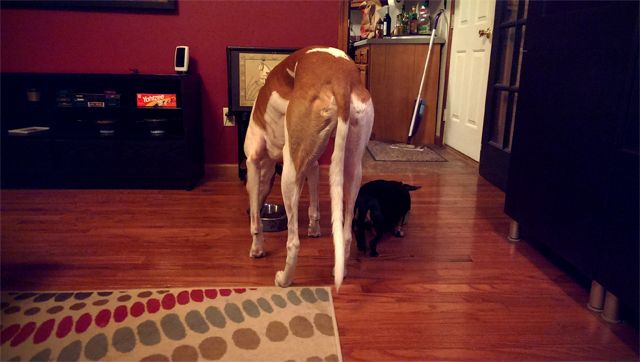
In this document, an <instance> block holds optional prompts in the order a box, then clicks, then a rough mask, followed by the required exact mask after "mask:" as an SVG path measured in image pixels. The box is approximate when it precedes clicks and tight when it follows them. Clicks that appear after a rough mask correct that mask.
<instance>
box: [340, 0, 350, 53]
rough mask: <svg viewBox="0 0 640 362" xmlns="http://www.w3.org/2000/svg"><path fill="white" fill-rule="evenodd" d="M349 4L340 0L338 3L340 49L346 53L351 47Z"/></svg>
mask: <svg viewBox="0 0 640 362" xmlns="http://www.w3.org/2000/svg"><path fill="white" fill-rule="evenodd" d="M349 2H350V0H340V1H339V3H338V4H339V5H338V49H341V50H343V51H344V52H347V48H348V46H349Z"/></svg>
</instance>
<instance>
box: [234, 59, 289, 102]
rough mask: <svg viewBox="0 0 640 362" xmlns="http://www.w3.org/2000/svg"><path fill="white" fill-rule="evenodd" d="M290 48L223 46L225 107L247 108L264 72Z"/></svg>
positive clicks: (262, 83) (269, 69)
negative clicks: (227, 89)
mask: <svg viewBox="0 0 640 362" xmlns="http://www.w3.org/2000/svg"><path fill="white" fill-rule="evenodd" d="M294 51H295V49H292V48H242V47H228V48H227V72H228V75H229V110H230V111H232V112H250V111H251V107H253V103H254V102H255V100H256V98H257V97H258V92H259V91H260V88H262V86H263V85H264V83H265V81H266V79H267V75H269V72H270V71H271V70H273V68H275V66H276V65H278V63H280V62H281V61H282V60H283V59H284V58H286V57H287V55H289V54H291V53H292V52H294Z"/></svg>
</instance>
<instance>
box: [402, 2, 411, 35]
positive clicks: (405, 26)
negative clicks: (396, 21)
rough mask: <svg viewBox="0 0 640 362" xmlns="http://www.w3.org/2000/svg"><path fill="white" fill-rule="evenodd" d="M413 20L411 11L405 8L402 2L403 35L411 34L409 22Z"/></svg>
mask: <svg viewBox="0 0 640 362" xmlns="http://www.w3.org/2000/svg"><path fill="white" fill-rule="evenodd" d="M410 22H411V17H410V16H409V13H408V12H407V11H406V10H405V8H404V4H402V35H408V34H409V23H410Z"/></svg>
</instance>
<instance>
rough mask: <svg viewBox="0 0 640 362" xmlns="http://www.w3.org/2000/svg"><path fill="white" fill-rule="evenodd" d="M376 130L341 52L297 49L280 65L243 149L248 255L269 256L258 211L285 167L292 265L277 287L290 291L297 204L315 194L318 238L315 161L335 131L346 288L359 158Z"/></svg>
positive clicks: (340, 261)
mask: <svg viewBox="0 0 640 362" xmlns="http://www.w3.org/2000/svg"><path fill="white" fill-rule="evenodd" d="M372 126H373V105H372V102H371V96H370V95H369V92H368V91H367V90H366V89H365V87H364V85H363V84H362V82H361V80H360V75H359V71H358V69H357V68H356V66H355V64H354V63H353V61H351V59H350V58H349V57H348V56H347V55H346V54H345V53H344V52H343V51H341V50H338V49H334V48H323V47H308V48H303V49H300V50H298V51H296V52H294V53H293V54H291V55H290V56H288V57H287V58H285V59H284V60H283V61H282V62H280V63H279V64H278V65H277V66H276V67H275V68H274V69H273V70H272V71H271V72H270V73H269V76H268V77H267V80H266V83H265V85H264V86H263V87H262V88H261V89H260V92H259V93H258V97H257V99H256V102H255V104H254V106H253V110H252V112H251V119H250V121H249V128H248V130H247V135H246V139H245V142H244V152H245V155H246V157H247V185H246V186H247V191H248V193H249V203H250V218H251V235H252V237H253V243H252V245H251V251H250V253H249V255H250V256H251V257H256V258H259V257H262V256H265V247H264V238H263V234H262V221H261V219H260V209H261V206H262V204H263V203H264V201H265V199H266V197H267V195H268V194H269V191H270V190H271V186H272V184H273V175H274V170H275V164H276V163H277V162H282V166H283V167H282V179H281V187H282V196H283V199H284V206H285V210H286V212H287V217H288V236H287V260H286V264H285V267H284V270H281V271H278V272H277V273H276V277H275V283H276V285H278V286H281V287H286V286H289V285H290V284H291V281H292V278H293V273H294V271H295V268H296V263H297V259H298V250H299V248H300V239H299V237H298V201H299V199H300V192H301V190H302V187H303V182H304V181H305V179H306V180H307V183H308V186H309V193H310V205H309V210H308V212H309V229H308V235H309V236H312V237H318V236H320V225H319V220H320V214H319V211H318V158H319V157H320V156H321V155H322V153H323V152H324V150H325V148H326V146H327V143H328V141H329V138H330V136H331V135H332V134H333V133H334V132H335V135H336V136H335V143H334V150H333V154H332V157H331V166H330V168H329V178H330V194H331V224H332V233H333V244H334V249H335V265H334V278H335V285H336V288H339V287H340V285H341V284H342V280H343V278H344V275H345V262H346V259H347V258H348V257H349V251H350V246H351V239H352V237H351V222H352V219H353V207H354V203H355V200H356V197H357V194H358V189H359V187H360V181H361V179H362V155H363V152H364V149H365V146H366V144H367V141H368V140H369V136H370V135H371V128H372Z"/></svg>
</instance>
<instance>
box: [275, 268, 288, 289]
mask: <svg viewBox="0 0 640 362" xmlns="http://www.w3.org/2000/svg"><path fill="white" fill-rule="evenodd" d="M290 285H291V280H289V281H287V280H285V277H284V271H282V270H280V271H279V272H277V273H276V287H281V288H286V287H288V286H290Z"/></svg>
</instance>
